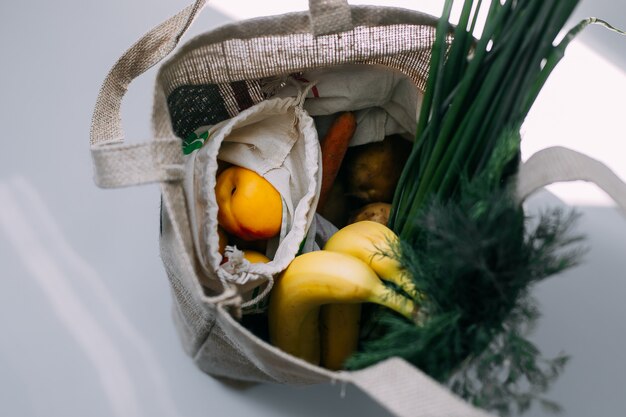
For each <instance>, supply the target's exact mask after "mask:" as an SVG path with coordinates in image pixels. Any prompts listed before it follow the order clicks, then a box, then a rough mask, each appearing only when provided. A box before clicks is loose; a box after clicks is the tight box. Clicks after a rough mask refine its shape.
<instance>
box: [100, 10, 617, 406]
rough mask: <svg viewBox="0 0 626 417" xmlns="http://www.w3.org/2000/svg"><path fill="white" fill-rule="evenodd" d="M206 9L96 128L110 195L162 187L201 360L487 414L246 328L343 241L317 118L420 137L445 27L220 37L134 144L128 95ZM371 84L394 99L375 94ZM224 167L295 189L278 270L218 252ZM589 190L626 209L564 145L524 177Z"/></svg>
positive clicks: (608, 179)
mask: <svg viewBox="0 0 626 417" xmlns="http://www.w3.org/2000/svg"><path fill="white" fill-rule="evenodd" d="M204 5H205V1H203V0H199V1H196V2H195V3H194V4H192V5H191V6H189V7H187V8H186V9H184V10H183V11H181V12H180V13H178V14H177V15H175V16H173V17H172V18H170V19H169V20H167V21H165V22H164V23H162V24H161V25H159V26H157V27H156V28H154V29H153V30H151V31H150V32H148V33H147V34H146V35H145V36H144V37H142V38H141V39H140V40H139V41H138V42H137V43H135V44H134V45H133V46H132V47H131V48H130V49H129V50H128V51H127V52H126V53H125V54H124V55H122V57H121V58H120V59H119V60H118V62H117V63H116V64H115V65H114V67H113V68H112V70H111V71H110V73H109V74H108V76H107V78H106V79H105V81H104V84H103V86H102V89H101V91H100V95H99V97H98V100H97V103H96V107H95V110H94V116H93V122H92V131H91V153H92V157H93V163H94V169H95V181H96V183H97V184H98V185H99V186H101V187H104V188H113V187H125V186H133V185H140V184H146V183H154V182H158V183H160V186H161V191H162V216H161V225H160V227H161V238H160V244H161V255H162V260H163V263H164V265H165V269H166V271H167V275H168V277H169V280H170V285H171V288H172V294H173V301H174V303H173V317H174V321H175V324H176V328H177V330H178V333H179V335H180V339H181V341H182V344H183V346H184V348H185V351H186V352H187V354H188V355H189V356H190V357H191V358H192V360H193V361H194V362H195V363H196V364H197V366H198V367H199V368H200V369H202V370H203V371H204V372H206V373H208V374H210V375H213V376H216V377H223V378H227V379H231V380H241V381H253V382H274V383H281V384H293V385H307V384H316V383H323V382H329V381H341V382H344V383H353V384H355V385H357V386H358V387H360V388H361V389H362V390H364V391H365V392H366V393H368V394H369V395H370V396H372V398H374V399H375V400H377V401H378V402H380V403H381V404H382V405H384V406H385V407H387V408H388V409H389V410H390V411H391V412H393V413H394V414H396V415H398V416H474V415H475V416H480V415H487V414H486V412H484V411H483V410H481V409H479V408H476V407H474V406H472V405H470V404H469V403H466V402H464V401H463V400H461V399H460V398H458V397H457V396H455V395H454V394H452V393H451V392H450V391H449V390H448V388H446V387H445V386H443V385H441V384H440V383H438V382H436V381H435V380H434V379H432V378H431V377H429V376H428V375H426V374H425V373H424V372H422V371H421V370H420V369H418V368H417V367H415V366H412V365H411V364H409V363H408V362H407V361H405V360H403V359H401V358H399V357H391V358H388V359H385V360H382V361H380V362H379V363H377V364H375V365H372V366H368V367H365V368H364V369H361V370H357V371H340V372H333V371H330V370H328V369H324V368H322V367H319V366H315V365H312V364H310V363H308V362H306V361H304V360H301V359H298V358H296V357H294V356H291V355H289V354H287V353H285V352H283V351H281V350H280V349H278V348H277V347H275V346H272V345H271V344H269V343H268V342H266V341H264V340H263V339H261V338H260V337H259V336H258V335H256V334H254V333H253V332H252V331H250V329H248V328H246V327H245V326H243V325H242V322H241V319H242V313H243V317H244V318H245V317H246V314H245V313H246V312H247V309H250V308H252V309H255V308H261V309H262V308H263V306H262V305H260V304H259V302H262V301H263V300H264V299H266V298H267V295H268V293H271V290H272V286H273V285H274V281H275V279H276V276H277V275H278V274H279V273H280V272H281V271H283V270H285V268H287V266H288V265H289V264H290V262H291V261H292V260H293V259H294V258H295V257H296V256H297V255H298V254H300V253H303V252H309V251H314V250H317V249H319V248H320V246H321V244H323V241H325V240H326V239H327V238H328V236H329V235H332V233H334V231H335V230H336V228H333V226H332V225H329V224H328V223H327V222H325V220H324V219H323V218H320V217H319V216H318V215H316V214H315V211H316V205H317V202H318V197H319V191H320V182H321V176H322V169H321V155H320V147H319V137H318V131H317V129H316V126H315V124H314V122H313V119H312V116H315V117H317V120H318V121H319V122H320V123H321V124H323V120H324V117H330V116H332V115H333V114H335V113H337V112H338V111H343V110H350V111H354V112H355V114H356V115H357V118H358V119H359V120H360V121H359V123H358V126H359V128H358V129H357V132H355V136H354V138H353V143H351V144H352V145H354V146H356V145H360V144H364V143H368V142H377V141H382V140H383V137H384V136H387V135H390V134H399V135H401V136H405V137H407V138H412V137H413V136H414V128H415V126H417V123H418V116H419V111H420V108H421V106H422V104H423V103H422V102H423V100H425V99H427V98H428V96H424V92H425V91H426V92H428V89H427V87H428V85H427V80H428V74H429V71H430V70H431V52H432V48H433V45H434V44H435V41H436V26H437V24H438V19H436V18H434V17H431V16H428V15H425V14H422V13H419V12H415V11H411V10H404V9H396V8H387V7H370V6H367V7H366V6H349V5H348V4H347V3H346V1H344V0H325V1H324V0H310V2H309V11H308V12H302V13H290V14H287V15H282V16H273V17H267V18H259V19H254V20H250V21H245V22H237V23H234V24H230V25H226V26H223V27H221V28H218V29H215V30H213V31H211V32H208V33H206V34H204V35H201V36H199V37H197V38H195V39H192V40H191V41H189V42H187V43H186V44H184V45H183V46H181V47H180V49H179V50H178V51H177V52H176V53H175V54H174V55H173V56H172V57H170V58H168V60H167V61H165V62H164V63H162V64H161V67H160V69H159V73H158V76H157V81H156V86H155V96H154V107H153V131H154V139H153V140H151V141H149V142H145V143H139V144H135V143H125V142H124V133H123V130H122V127H121V118H120V106H121V100H122V98H123V96H124V94H125V92H126V89H127V87H128V84H129V83H130V82H131V81H132V80H133V79H134V78H135V77H137V76H139V75H140V74H141V73H143V72H144V71H145V70H147V69H148V68H150V67H152V66H153V65H155V64H157V63H159V62H160V61H161V60H163V59H164V58H165V57H166V56H167V55H169V54H170V52H172V51H173V50H174V48H175V47H176V46H177V44H178V42H179V41H180V38H181V37H182V36H183V34H184V33H185V31H186V30H187V28H188V27H189V26H190V25H191V24H192V22H193V20H194V18H195V17H196V15H197V14H198V13H199V12H200V11H201V9H202V8H203V7H204ZM368 79H369V80H370V81H368ZM372 80H374V81H372ZM383 80H384V82H382V81H383ZM377 81H380V82H379V83H377ZM368 82H369V85H374V84H375V85H377V87H379V88H377V89H376V90H371V91H370V90H368V89H363V88H361V87H360V86H362V85H366V84H367V83H368ZM372 82H373V83H374V84H372ZM320 91H322V92H323V94H320ZM359 129H360V131H359ZM218 161H225V162H227V163H229V164H235V165H242V166H245V167H246V168H248V169H250V170H253V171H255V172H256V173H257V174H258V175H261V176H262V177H264V178H265V179H266V180H268V181H269V182H270V183H271V184H272V185H273V186H274V187H275V188H276V189H278V190H279V191H280V194H281V204H282V208H283V210H282V213H283V215H282V217H283V218H282V223H281V230H280V233H279V234H278V235H277V236H276V237H275V238H273V239H272V240H271V241H270V242H269V243H268V246H267V248H266V251H267V254H269V255H271V257H272V258H273V259H272V260H271V262H269V263H267V264H253V265H250V264H249V263H245V262H237V261H236V257H234V256H233V252H229V253H230V257H231V258H229V259H227V260H226V262H224V261H225V259H224V256H223V255H222V254H220V253H219V252H218V251H217V248H218V246H219V237H218V232H217V220H216V218H217V211H218V207H217V204H216V200H215V194H214V188H215V177H216V175H217V173H218V170H219V163H218ZM576 179H584V180H587V181H593V182H596V183H597V184H598V185H599V186H600V187H602V188H603V189H604V190H606V191H607V193H608V194H609V195H611V196H612V197H614V198H615V200H616V201H617V202H618V204H619V205H620V206H621V207H622V208H624V207H626V193H625V192H624V184H623V183H622V182H621V181H620V180H619V179H618V178H617V177H616V176H615V175H614V174H612V173H611V172H610V171H609V170H608V169H607V168H606V167H604V166H603V165H602V164H600V163H599V162H597V161H593V160H591V159H590V158H588V157H586V156H584V155H581V154H579V153H576V152H573V151H570V150H567V149H564V148H551V149H546V150H544V151H542V152H539V153H538V154H536V155H534V156H533V157H531V158H530V159H529V160H528V161H527V162H526V163H524V164H522V165H521V166H520V167H519V169H518V170H517V172H516V176H514V180H513V181H514V183H515V184H516V187H515V188H516V196H517V198H518V199H519V200H520V201H522V200H523V199H525V198H526V197H527V196H528V195H530V194H531V193H532V192H534V191H535V190H537V189H539V188H542V187H543V186H545V185H547V184H549V183H552V182H555V181H568V180H576ZM320 237H321V242H322V243H320V240H319V239H320ZM316 239H317V241H316ZM254 290H256V291H254Z"/></svg>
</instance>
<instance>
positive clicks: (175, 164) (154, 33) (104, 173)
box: [90, 0, 352, 188]
mask: <svg viewBox="0 0 626 417" xmlns="http://www.w3.org/2000/svg"><path fill="white" fill-rule="evenodd" d="M206 3H207V0H197V1H195V2H194V3H193V4H191V5H190V6H188V7H186V8H185V9H183V10H182V11H181V12H179V13H177V14H176V15H174V16H172V17H171V18H169V19H168V20H166V21H165V22H163V23H161V24H160V25H158V26H156V27H155V28H154V29H152V30H151V31H149V32H148V33H147V34H145V35H144V36H143V37H142V38H141V39H139V41H137V42H136V43H135V44H134V45H133V46H131V47H130V48H129V49H128V50H127V51H126V52H125V53H124V54H123V55H122V56H121V58H120V59H119V60H118V61H117V62H116V63H115V65H114V66H113V68H112V69H111V71H110V72H109V74H108V75H107V77H106V78H105V80H104V83H103V84H102V87H101V89H100V93H99V95H98V98H97V100H96V105H95V109H94V112H93V118H92V124H91V135H90V144H91V154H92V159H93V165H94V177H95V178H94V180H95V182H96V184H97V185H98V186H100V187H103V188H112V187H124V186H129V185H137V184H144V183H150V182H168V181H180V180H182V178H183V174H184V172H183V167H182V164H183V155H182V152H181V144H180V141H179V140H178V139H177V138H162V139H159V140H153V141H149V142H146V143H142V144H140V145H135V144H124V130H123V128H122V117H121V104H122V98H123V97H124V95H125V94H126V91H127V90H128V86H129V84H130V83H131V81H132V80H133V79H135V78H136V77H138V76H139V75H141V74H143V73H144V72H145V71H146V70H148V69H149V68H151V67H152V66H154V65H156V64H157V63H159V62H160V61H161V60H162V59H163V58H165V57H166V56H167V55H169V54H170V53H171V52H172V51H173V50H174V48H175V47H176V45H177V44H178V42H179V41H180V39H181V38H182V36H183V35H184V33H185V32H186V31H187V29H188V28H189V27H190V26H191V24H192V23H193V21H194V19H195V18H196V16H197V15H198V13H200V11H201V10H202V9H203V8H204V6H205V5H206ZM309 10H310V11H309V14H310V19H311V32H312V33H313V34H314V35H316V36H318V35H324V34H329V33H335V32H339V31H344V30H349V29H351V28H352V18H351V14H350V6H349V5H348V3H347V1H346V0H309Z"/></svg>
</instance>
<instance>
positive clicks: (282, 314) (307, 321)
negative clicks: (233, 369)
mask: <svg viewBox="0 0 626 417" xmlns="http://www.w3.org/2000/svg"><path fill="white" fill-rule="evenodd" d="M364 302H372V303H376V304H380V305H383V306H386V307H388V308H390V309H392V310H394V311H396V312H398V313H400V314H402V315H403V316H405V317H407V318H409V319H412V317H413V314H414V312H415V310H416V309H415V305H414V303H413V301H411V300H410V299H408V298H406V297H403V296H402V295H399V294H397V293H396V292H394V291H393V290H391V289H389V288H387V287H386V286H385V285H384V284H383V283H382V282H381V281H380V279H379V278H378V276H377V275H376V273H375V272H374V271H373V270H372V268H370V267H369V266H368V265H367V264H366V263H365V262H363V261H361V260H360V259H357V258H355V257H353V256H350V255H346V254H344V253H337V252H330V251H325V250H321V251H315V252H309V253H305V254H303V255H300V256H297V257H296V258H295V259H294V260H293V261H292V262H291V264H290V265H289V266H288V267H287V268H286V269H285V271H283V272H282V273H281V274H280V275H279V277H278V278H277V279H276V283H275V284H274V288H273V289H272V292H271V296H270V303H269V310H268V321H269V335H270V342H271V343H272V344H273V345H275V346H277V347H278V348H280V349H282V350H283V351H285V352H287V353H289V354H292V355H294V356H297V357H300V358H302V359H304V360H306V361H308V362H311V363H313V364H319V362H320V332H319V312H320V307H321V306H322V305H324V304H356V303H364Z"/></svg>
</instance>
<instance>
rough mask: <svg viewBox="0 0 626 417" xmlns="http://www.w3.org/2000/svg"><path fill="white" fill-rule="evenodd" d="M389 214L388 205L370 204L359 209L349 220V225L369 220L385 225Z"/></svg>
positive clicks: (389, 208)
mask: <svg viewBox="0 0 626 417" xmlns="http://www.w3.org/2000/svg"><path fill="white" fill-rule="evenodd" d="M390 213H391V204H389V203H370V204H367V205H366V206H363V207H361V208H360V209H359V210H358V211H357V212H356V213H354V215H353V216H352V217H351V218H350V223H356V222H360V221H362V220H370V221H373V222H377V223H380V224H384V225H385V226H386V225H387V222H388V221H389V214H390Z"/></svg>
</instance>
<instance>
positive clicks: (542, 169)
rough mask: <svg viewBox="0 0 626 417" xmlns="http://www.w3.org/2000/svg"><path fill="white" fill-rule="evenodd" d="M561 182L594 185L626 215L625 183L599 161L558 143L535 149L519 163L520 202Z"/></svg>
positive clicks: (518, 192)
mask: <svg viewBox="0 0 626 417" xmlns="http://www.w3.org/2000/svg"><path fill="white" fill-rule="evenodd" d="M564 181H588V182H591V183H593V184H595V185H597V186H598V187H599V188H600V189H602V190H603V191H604V192H606V193H607V194H608V195H609V196H610V197H611V198H612V199H613V200H614V201H615V203H616V204H617V206H618V207H619V208H621V209H622V213H624V214H626V184H625V183H624V182H623V181H622V180H621V179H620V178H619V177H618V176H617V175H615V173H614V172H613V171H611V170H610V169H609V168H608V167H607V166H606V165H604V164H603V163H602V162H600V161H598V160H596V159H593V158H591V157H589V156H587V155H584V154H582V153H580V152H576V151H573V150H571V149H568V148H564V147H561V146H555V147H551V148H546V149H543V150H541V151H538V152H537V153H535V154H534V155H532V156H531V157H530V158H529V159H528V160H527V161H526V162H525V163H524V164H522V165H521V166H520V169H519V171H518V174H517V197H518V198H519V200H520V201H523V200H525V199H526V198H527V197H529V196H530V195H531V194H532V193H534V192H535V191H537V190H539V189H541V188H543V187H545V186H546V185H550V184H553V183H556V182H564Z"/></svg>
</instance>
